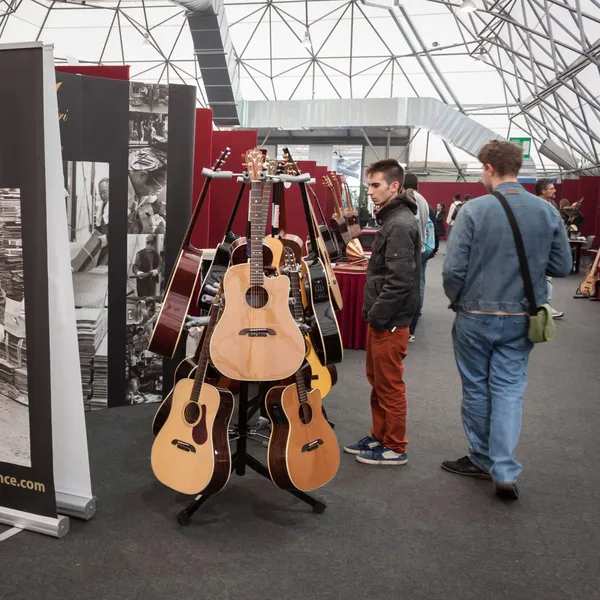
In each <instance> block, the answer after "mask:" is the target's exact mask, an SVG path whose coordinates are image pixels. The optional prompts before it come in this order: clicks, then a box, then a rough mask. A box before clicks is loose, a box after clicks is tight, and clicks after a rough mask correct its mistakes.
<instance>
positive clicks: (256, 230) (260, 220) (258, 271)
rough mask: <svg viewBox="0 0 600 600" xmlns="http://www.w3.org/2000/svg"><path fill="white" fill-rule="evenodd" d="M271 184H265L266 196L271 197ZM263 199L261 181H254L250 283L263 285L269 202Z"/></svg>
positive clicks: (251, 194)
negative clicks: (264, 246) (264, 240)
mask: <svg viewBox="0 0 600 600" xmlns="http://www.w3.org/2000/svg"><path fill="white" fill-rule="evenodd" d="M270 189H271V183H270V182H267V183H266V184H265V196H266V195H267V194H268V195H269V197H270ZM264 200H266V198H263V194H262V192H261V184H260V181H253V182H252V184H251V187H250V232H251V233H250V283H251V284H252V285H263V283H264V280H265V276H264V265H263V239H264V237H265V232H266V229H267V211H268V206H269V204H268V201H267V202H265V201H264Z"/></svg>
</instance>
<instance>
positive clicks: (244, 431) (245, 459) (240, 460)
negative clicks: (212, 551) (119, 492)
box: [177, 381, 327, 525]
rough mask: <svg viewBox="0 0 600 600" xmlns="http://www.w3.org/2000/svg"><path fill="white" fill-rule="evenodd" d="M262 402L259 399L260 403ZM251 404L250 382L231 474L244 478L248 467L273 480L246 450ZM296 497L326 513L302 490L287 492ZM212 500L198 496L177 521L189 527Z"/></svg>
mask: <svg viewBox="0 0 600 600" xmlns="http://www.w3.org/2000/svg"><path fill="white" fill-rule="evenodd" d="M260 400H262V398H261V397H259V401H260ZM249 409H250V407H249V402H248V382H245V381H244V382H242V383H240V393H239V400H238V422H237V426H236V428H235V429H236V431H235V435H234V439H236V438H237V439H236V441H237V444H236V451H235V453H234V454H233V456H232V457H231V472H232V473H233V472H234V471H235V473H236V475H239V476H240V477H241V476H244V475H245V474H246V467H247V466H248V467H250V468H251V469H252V470H253V471H256V472H257V473H258V474H259V475H262V476H263V477H265V478H266V479H269V480H270V479H271V476H270V475H269V469H268V468H267V467H266V466H265V465H263V464H262V463H261V462H260V461H258V460H256V458H254V456H251V455H250V454H248V452H247V450H246V444H247V442H248V435H249V433H250V431H249V429H248V414H249ZM285 491H287V492H289V493H290V494H292V495H293V496H296V498H298V499H299V500H302V501H303V502H306V504H308V505H310V506H312V509H313V512H315V513H318V514H321V513H324V512H325V509H326V508H327V505H326V504H325V503H323V502H321V501H320V500H317V499H316V498H313V497H312V496H310V495H309V494H306V493H304V492H301V491H300V490H285ZM209 498H210V496H197V497H196V498H195V499H194V500H193V502H191V503H190V504H189V505H188V506H186V507H185V508H184V509H183V510H181V511H180V512H179V513H178V514H177V521H179V523H180V525H187V524H188V523H189V522H190V520H191V518H192V515H193V514H194V513H195V512H196V511H197V510H198V509H199V508H200V507H201V506H202V505H203V504H204V503H205V502H206V501H207V500H208V499H209Z"/></svg>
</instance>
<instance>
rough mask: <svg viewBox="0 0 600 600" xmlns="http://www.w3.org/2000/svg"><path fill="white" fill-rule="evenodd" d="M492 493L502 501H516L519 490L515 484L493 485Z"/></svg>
mask: <svg viewBox="0 0 600 600" xmlns="http://www.w3.org/2000/svg"><path fill="white" fill-rule="evenodd" d="M494 491H495V492H496V494H498V496H500V498H504V500H518V499H519V489H518V488H517V484H516V483H498V482H496V483H494Z"/></svg>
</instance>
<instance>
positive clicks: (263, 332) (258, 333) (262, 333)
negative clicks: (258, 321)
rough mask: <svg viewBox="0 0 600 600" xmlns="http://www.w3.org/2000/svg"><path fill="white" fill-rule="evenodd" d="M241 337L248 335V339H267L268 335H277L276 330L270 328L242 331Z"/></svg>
mask: <svg viewBox="0 0 600 600" xmlns="http://www.w3.org/2000/svg"><path fill="white" fill-rule="evenodd" d="M239 335H247V336H248V337H267V336H268V335H277V332H276V331H275V330H274V329H269V328H266V327H265V328H256V329H242V330H241V331H240V333H239Z"/></svg>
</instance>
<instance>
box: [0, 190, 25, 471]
mask: <svg viewBox="0 0 600 600" xmlns="http://www.w3.org/2000/svg"><path fill="white" fill-rule="evenodd" d="M0 462H7V463H11V464H15V465H20V466H23V467H31V443H30V432H29V396H28V385H27V341H26V338H25V285H24V279H23V242H22V238H21V195H20V191H19V190H18V189H14V188H10V189H7V188H2V189H0Z"/></svg>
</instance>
